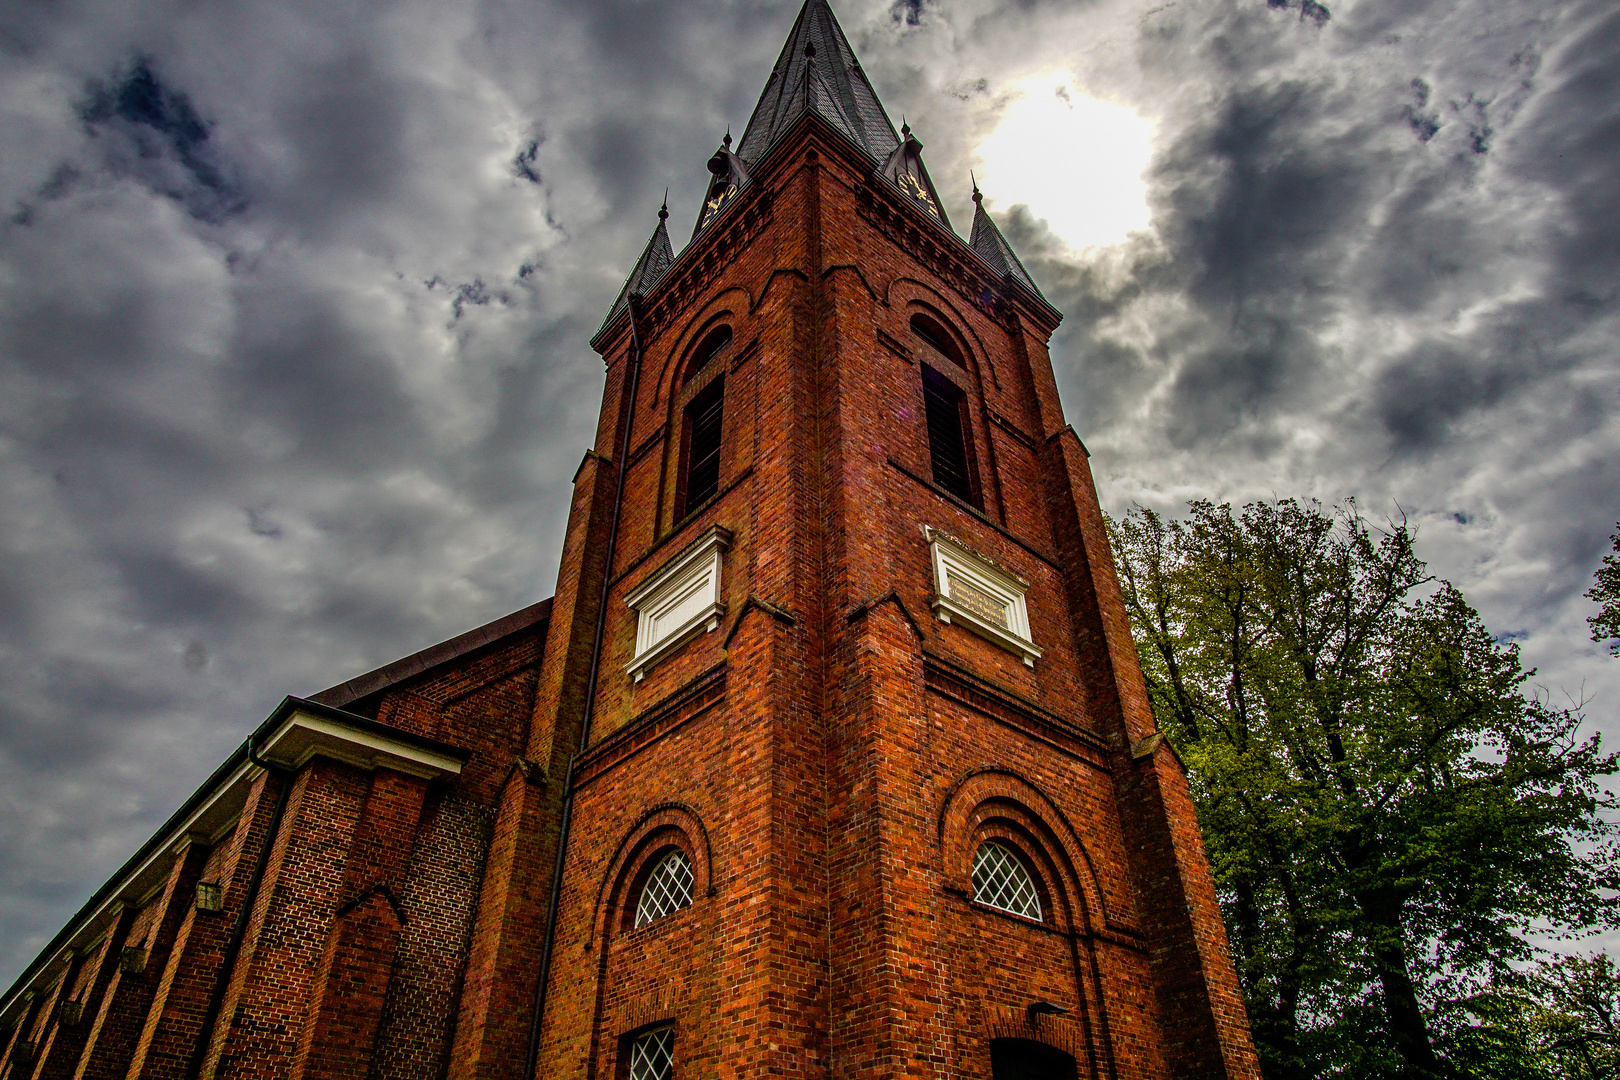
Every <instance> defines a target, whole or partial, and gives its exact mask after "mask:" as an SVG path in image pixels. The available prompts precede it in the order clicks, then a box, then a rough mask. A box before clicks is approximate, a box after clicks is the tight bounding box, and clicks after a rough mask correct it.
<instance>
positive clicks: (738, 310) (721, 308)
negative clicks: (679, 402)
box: [647, 286, 750, 409]
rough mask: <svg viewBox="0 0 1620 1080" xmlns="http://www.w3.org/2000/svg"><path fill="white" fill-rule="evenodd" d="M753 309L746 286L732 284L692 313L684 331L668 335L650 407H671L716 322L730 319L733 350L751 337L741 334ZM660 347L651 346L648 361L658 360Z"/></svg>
mask: <svg viewBox="0 0 1620 1080" xmlns="http://www.w3.org/2000/svg"><path fill="white" fill-rule="evenodd" d="M749 309H750V297H749V295H748V293H747V291H746V290H744V289H741V288H738V287H736V286H732V287H731V288H728V289H724V290H722V291H721V292H720V293H718V294H717V295H715V296H713V297H711V298H710V299H709V302H708V303H706V304H704V305H703V306H702V307H701V308H699V309H698V310H696V311H694V312H693V313H692V316H691V318H689V319H687V320H686V322H685V323H684V324H683V325H682V326H681V327H680V332H679V333H676V334H673V335H668V338H669V351H668V352H665V353H663V360H662V366H660V367H659V368H658V381H657V382H656V383H655V384H654V387H653V392H652V394H651V396H650V399H649V400H648V402H647V408H649V409H656V408H658V407H659V406H660V405H663V406H665V407H666V409H667V407H668V402H669V400H670V398H671V397H672V396H674V395H675V394H676V393H677V392H678V391H679V390H680V387H681V385H682V383H684V382H685V381H686V375H687V371H686V368H687V365H688V364H690V362H691V360H692V355H693V353H694V351H695V350H696V349H697V347H698V345H699V344H701V343H702V341H703V339H704V338H705V337H706V336H707V335H708V334H710V333H711V332H713V330H714V329H715V326H716V325H717V324H719V323H721V322H725V323H727V324H728V325H729V326H730V327H731V329H732V333H733V335H734V336H733V337H732V339H731V346H730V347H731V349H732V351H733V352H735V350H736V349H737V347H738V345H739V344H740V343H741V342H742V341H745V340H747V339H746V338H744V337H741V336H740V335H742V333H743V331H742V328H741V326H740V325H739V324H740V323H741V322H742V321H743V320H744V318H745V314H744V313H746V312H748V311H749ZM658 355H659V351H658V349H657V348H656V347H654V348H649V349H648V362H649V363H655V362H657V359H656V358H657V357H658Z"/></svg>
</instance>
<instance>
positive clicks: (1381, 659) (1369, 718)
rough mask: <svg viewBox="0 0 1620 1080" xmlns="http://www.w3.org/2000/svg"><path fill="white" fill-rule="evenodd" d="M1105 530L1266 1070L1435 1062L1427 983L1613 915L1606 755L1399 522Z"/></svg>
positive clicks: (1306, 1071) (1151, 521) (1280, 513)
mask: <svg viewBox="0 0 1620 1080" xmlns="http://www.w3.org/2000/svg"><path fill="white" fill-rule="evenodd" d="M1110 526H1111V528H1112V530H1113V540H1114V546H1115V553H1116V556H1117V558H1118V561H1119V571H1120V579H1121V584H1122V586H1123V589H1124V592H1125V598H1126V603H1127V605H1128V606H1129V609H1130V613H1131V617H1132V622H1133V630H1134V633H1135V636H1136V643H1137V649H1138V651H1139V653H1140V655H1141V658H1142V666H1143V673H1144V675H1145V676H1146V678H1147V684H1148V690H1149V693H1150V695H1151V697H1152V700H1153V705H1154V711H1155V714H1156V716H1157V718H1158V723H1159V727H1160V729H1161V730H1162V731H1164V732H1165V733H1167V734H1168V735H1169V736H1170V738H1171V739H1172V741H1173V742H1174V743H1175V744H1176V745H1177V747H1178V749H1179V750H1180V752H1181V755H1182V758H1183V760H1184V761H1185V762H1186V765H1187V768H1188V771H1189V775H1190V778H1191V782H1192V786H1193V791H1194V797H1195V798H1196V800H1197V803H1198V811H1199V819H1200V824H1201V826H1202V828H1203V831H1204V838H1205V843H1206V846H1207V849H1208V851H1209V854H1210V859H1211V864H1212V867H1213V869H1214V872H1215V876H1216V881H1217V884H1218V885H1219V887H1220V889H1221V893H1222V905H1223V913H1224V914H1225V916H1226V921H1227V925H1228V927H1229V928H1230V931H1231V939H1232V941H1233V946H1234V950H1235V953H1236V956H1235V960H1236V961H1237V963H1238V967H1239V975H1240V978H1241V980H1242V983H1243V987H1244V992H1245V996H1246V1000H1247V1004H1248V1007H1249V1015H1250V1020H1251V1023H1252V1025H1253V1028H1254V1031H1255V1036H1256V1042H1257V1043H1258V1044H1259V1048H1260V1051H1261V1056H1262V1062H1263V1065H1264V1068H1265V1071H1266V1074H1267V1076H1268V1077H1271V1078H1284V1077H1290V1078H1291V1077H1306V1076H1317V1075H1323V1074H1324V1073H1327V1072H1333V1073H1336V1074H1339V1075H1346V1076H1397V1075H1399V1076H1410V1077H1419V1076H1429V1075H1445V1074H1448V1073H1451V1072H1454V1071H1455V1070H1454V1069H1453V1068H1452V1066H1451V1065H1450V1064H1449V1063H1448V1061H1447V1060H1446V1059H1445V1058H1444V1056H1443V1052H1444V1050H1445V1046H1444V1045H1443V1044H1440V1045H1438V1046H1437V1042H1436V1038H1435V1034H1434V1031H1433V1030H1432V1021H1433V1019H1434V1016H1435V1015H1436V1009H1437V1006H1438V1000H1437V999H1438V995H1439V994H1441V993H1442V992H1443V990H1444V987H1445V986H1446V984H1447V981H1448V980H1451V981H1452V982H1455V981H1456V980H1457V979H1458V978H1468V977H1477V978H1476V981H1479V980H1488V978H1489V977H1490V976H1491V975H1492V974H1493V973H1495V974H1500V975H1502V976H1503V977H1507V976H1510V975H1511V973H1512V970H1513V969H1512V966H1511V964H1512V963H1513V962H1522V961H1526V960H1528V959H1530V958H1531V957H1532V956H1533V953H1534V948H1533V946H1532V944H1531V943H1530V942H1529V941H1528V940H1527V937H1526V935H1527V934H1528V933H1529V932H1531V931H1532V930H1540V931H1545V930H1547V929H1549V928H1554V927H1584V926H1589V925H1593V924H1597V923H1603V922H1608V923H1612V922H1613V921H1614V912H1613V909H1612V907H1611V906H1610V903H1609V901H1610V896H1611V894H1612V890H1613V888H1614V886H1615V871H1614V866H1615V861H1614V858H1613V851H1612V847H1611V844H1612V841H1611V829H1612V826H1611V825H1609V824H1607V823H1605V821H1604V820H1603V817H1602V813H1601V811H1603V810H1604V808H1606V807H1608V806H1609V805H1611V803H1610V800H1609V796H1608V795H1607V793H1605V792H1602V791H1600V790H1599V788H1598V779H1599V778H1600V777H1603V776H1607V775H1609V774H1611V773H1613V772H1614V771H1615V770H1616V758H1615V756H1614V755H1605V754H1604V753H1602V752H1601V751H1600V749H1599V745H1598V741H1597V739H1596V738H1595V737H1594V738H1591V739H1587V740H1584V741H1582V740H1581V739H1579V738H1578V737H1577V735H1576V729H1577V728H1578V727H1579V725H1580V722H1581V717H1580V715H1578V713H1577V712H1575V711H1573V710H1559V709H1554V708H1551V707H1550V706H1549V705H1548V704H1547V703H1546V702H1545V701H1543V700H1540V699H1538V698H1536V697H1534V696H1527V695H1526V694H1525V692H1524V691H1525V683H1526V680H1527V679H1528V678H1529V677H1530V675H1531V672H1529V671H1526V670H1525V669H1524V668H1523V667H1522V665H1521V664H1520V662H1519V656H1518V651H1517V648H1516V647H1515V646H1513V645H1511V644H1502V643H1499V642H1497V641H1495V640H1494V639H1493V638H1492V637H1491V635H1490V633H1489V632H1488V631H1487V630H1486V628H1485V625H1484V623H1483V621H1482V620H1481V619H1480V617H1479V615H1478V613H1477V612H1475V611H1474V609H1473V608H1472V607H1470V606H1469V605H1468V602H1467V601H1466V600H1465V599H1464V597H1463V596H1462V594H1461V593H1460V592H1458V591H1457V590H1456V589H1455V588H1453V587H1452V586H1450V585H1449V584H1447V583H1445V582H1435V581H1434V580H1433V579H1432V578H1431V577H1430V575H1429V574H1428V572H1427V570H1426V568H1425V566H1424V563H1423V562H1422V560H1420V559H1419V558H1418V557H1417V555H1416V552H1415V550H1414V548H1413V542H1412V535H1411V533H1410V531H1409V530H1408V529H1407V528H1406V526H1405V525H1404V523H1401V524H1395V525H1392V526H1391V527H1390V528H1389V529H1387V530H1384V531H1383V532H1382V533H1380V532H1379V531H1377V530H1375V529H1373V528H1372V527H1371V526H1370V525H1369V524H1368V523H1367V522H1366V521H1365V520H1364V519H1362V517H1361V516H1360V515H1359V514H1358V513H1357V511H1356V509H1355V506H1354V504H1346V505H1345V506H1342V507H1339V508H1336V509H1332V510H1329V509H1324V508H1323V507H1322V506H1320V505H1318V504H1315V503H1299V502H1295V501H1292V500H1284V501H1279V502H1270V503H1256V504H1251V505H1248V506H1245V507H1244V508H1243V509H1242V510H1241V512H1235V511H1234V510H1233V508H1232V507H1231V506H1229V505H1222V506H1216V505H1213V504H1211V503H1208V502H1197V503H1193V504H1192V505H1191V508H1190V513H1189V516H1188V517H1187V518H1186V519H1185V520H1181V521H1168V520H1165V519H1163V518H1161V517H1159V516H1158V515H1156V514H1154V513H1152V512H1151V511H1147V510H1143V509H1136V510H1134V511H1132V512H1131V513H1130V514H1128V515H1127V516H1126V517H1125V518H1124V519H1123V520H1119V521H1114V522H1111V523H1110Z"/></svg>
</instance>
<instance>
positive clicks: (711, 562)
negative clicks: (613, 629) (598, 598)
mask: <svg viewBox="0 0 1620 1080" xmlns="http://www.w3.org/2000/svg"><path fill="white" fill-rule="evenodd" d="M730 546H731V533H730V531H729V530H727V529H723V528H721V527H720V526H719V525H711V526H709V528H708V530H707V531H705V532H704V533H703V535H702V536H699V537H698V538H697V539H696V540H694V541H692V543H690V544H688V545H687V546H686V547H684V548H682V549H681V550H680V552H678V553H677V554H676V555H675V557H674V558H672V559H670V560H669V562H667V563H665V564H664V565H663V566H662V567H660V568H659V569H658V570H657V571H656V572H654V573H653V574H652V575H651V576H649V577H648V578H647V580H645V581H643V582H642V583H641V584H640V585H638V586H636V588H634V589H633V590H631V591H630V593H629V594H628V595H626V596H625V598H624V600H625V603H627V604H629V605H630V607H631V608H632V609H633V610H634V611H635V613H636V652H635V657H634V659H632V660H631V661H630V662H629V663H628V664H626V665H625V666H624V670H625V671H627V672H628V673H629V674H630V677H631V678H632V679H634V680H635V681H636V682H640V681H641V680H642V679H643V678H644V677H645V676H646V674H647V671H648V669H649V668H651V667H652V666H653V665H654V664H656V663H658V662H659V661H660V660H662V659H664V657H666V656H668V655H670V654H671V653H673V652H674V651H675V650H677V649H679V648H680V647H681V646H682V645H685V644H686V643H687V642H688V641H691V640H692V639H693V638H695V637H697V636H698V635H700V634H706V633H708V632H709V631H710V630H714V629H716V628H717V627H719V625H720V617H721V616H722V615H724V614H725V613H726V605H725V601H724V600H722V599H721V594H720V570H721V563H722V556H723V555H724V554H725V552H726V550H727V549H728V548H730Z"/></svg>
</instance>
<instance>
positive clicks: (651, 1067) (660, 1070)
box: [621, 1028, 675, 1080]
mask: <svg viewBox="0 0 1620 1080" xmlns="http://www.w3.org/2000/svg"><path fill="white" fill-rule="evenodd" d="M621 1075H622V1074H621ZM674 1076H675V1029H674V1028H659V1029H658V1030H657V1031H649V1032H647V1033H646V1034H645V1035H637V1036H636V1037H635V1038H634V1039H632V1040H630V1080H674Z"/></svg>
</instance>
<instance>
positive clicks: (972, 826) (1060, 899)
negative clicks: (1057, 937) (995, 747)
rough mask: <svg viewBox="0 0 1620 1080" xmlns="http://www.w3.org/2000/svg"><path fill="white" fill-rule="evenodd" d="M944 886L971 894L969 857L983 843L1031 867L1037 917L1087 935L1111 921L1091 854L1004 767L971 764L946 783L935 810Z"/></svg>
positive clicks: (1030, 787)
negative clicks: (1012, 852) (1009, 851)
mask: <svg viewBox="0 0 1620 1080" xmlns="http://www.w3.org/2000/svg"><path fill="white" fill-rule="evenodd" d="M938 824H939V845H940V857H941V871H942V873H943V876H944V879H945V884H946V887H947V888H950V889H953V890H956V891H959V892H961V893H962V894H963V895H966V896H969V897H971V896H972V895H973V855H974V853H975V852H976V851H977V850H978V848H979V845H980V844H981V843H983V842H985V841H986V840H999V841H1000V842H1002V843H1004V844H1007V845H1008V846H1010V847H1013V848H1015V849H1016V850H1017V851H1018V852H1019V853H1020V854H1021V855H1023V856H1024V857H1025V858H1026V859H1027V860H1028V865H1029V866H1030V868H1031V869H1033V870H1034V872H1035V876H1036V888H1037V890H1038V891H1040V893H1041V908H1042V913H1043V916H1044V918H1043V921H1044V922H1045V923H1046V924H1047V925H1049V926H1052V927H1054V928H1056V929H1059V930H1065V931H1069V932H1074V933H1081V934H1086V933H1091V932H1092V931H1093V930H1095V929H1097V928H1098V927H1101V926H1106V925H1108V924H1109V923H1110V922H1111V921H1112V920H1111V919H1110V917H1109V916H1110V913H1109V911H1108V909H1107V907H1106V905H1105V902H1104V899H1103V894H1102V889H1101V886H1100V884H1099V883H1098V881H1097V873H1096V870H1095V868H1094V867H1093V865H1092V862H1091V856H1090V854H1089V853H1088V852H1087V851H1086V849H1085V846H1084V845H1083V844H1082V843H1081V842H1080V839H1079V837H1078V836H1076V835H1075V833H1074V830H1073V829H1072V828H1071V827H1070V826H1069V823H1068V821H1067V820H1066V819H1065V818H1064V816H1063V814H1062V812H1061V811H1059V810H1058V808H1057V806H1056V805H1055V804H1054V803H1053V802H1052V800H1051V799H1049V798H1047V797H1046V795H1045V794H1044V793H1042V792H1041V791H1040V789H1039V788H1037V787H1035V785H1034V784H1032V783H1030V782H1029V781H1028V780H1026V779H1024V778H1023V777H1022V776H1019V775H1018V774H1017V773H1015V772H1012V771H1011V770H1006V769H978V770H975V771H973V772H970V773H968V774H966V775H965V776H963V777H961V778H960V779H959V780H957V782H956V783H955V784H953V785H952V786H951V790H950V792H949V793H948V794H947V795H946V797H945V800H944V802H943V804H942V805H941V806H940V812H939V823H938Z"/></svg>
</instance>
